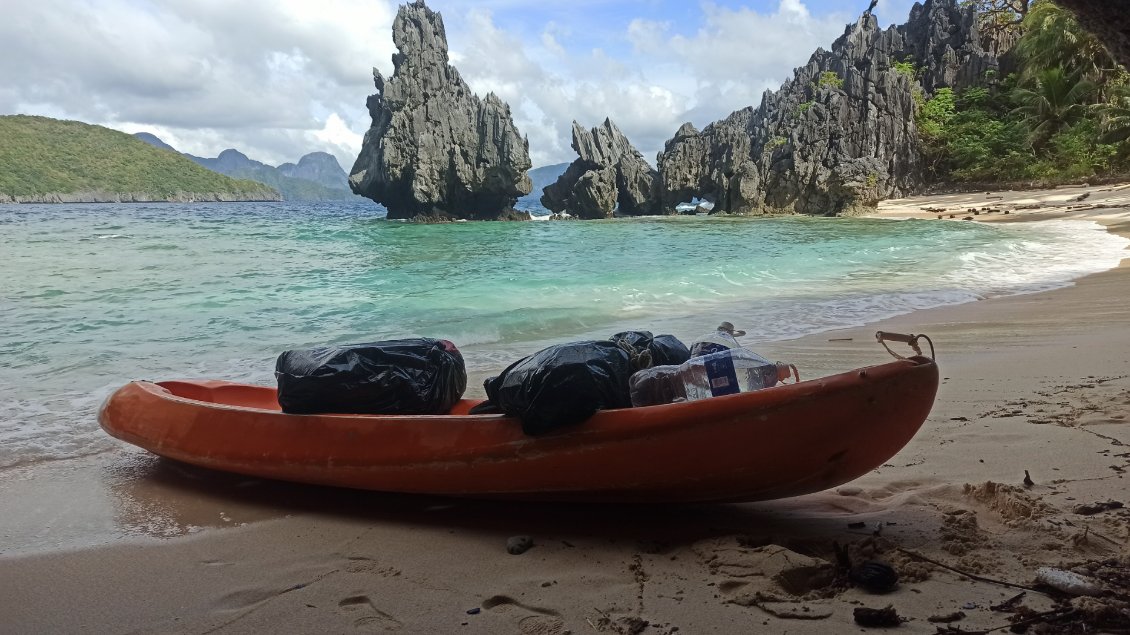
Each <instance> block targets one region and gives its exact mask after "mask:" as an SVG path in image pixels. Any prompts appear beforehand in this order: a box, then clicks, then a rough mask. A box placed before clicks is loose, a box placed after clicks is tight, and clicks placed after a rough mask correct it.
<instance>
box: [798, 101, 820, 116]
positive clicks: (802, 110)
mask: <svg viewBox="0 0 1130 635" xmlns="http://www.w3.org/2000/svg"><path fill="white" fill-rule="evenodd" d="M814 103H816V102H815V101H813V100H811V99H810V100H808V101H806V102H804V103H803V104H800V105H798V106H797V107H796V110H797V112H798V113H800V114H802V115H803V114H804V113H806V112H808V109H809V108H812V104H814Z"/></svg>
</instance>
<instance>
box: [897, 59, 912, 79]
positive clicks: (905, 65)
mask: <svg viewBox="0 0 1130 635" xmlns="http://www.w3.org/2000/svg"><path fill="white" fill-rule="evenodd" d="M894 69H895V72H896V73H898V74H900V75H905V76H906V77H909V78H910V79H914V78H915V77H917V76H918V67H917V66H915V65H914V61H913V60H912V59H910V58H907V59H905V60H903V61H901V62H898V61H896V62H895V65H894Z"/></svg>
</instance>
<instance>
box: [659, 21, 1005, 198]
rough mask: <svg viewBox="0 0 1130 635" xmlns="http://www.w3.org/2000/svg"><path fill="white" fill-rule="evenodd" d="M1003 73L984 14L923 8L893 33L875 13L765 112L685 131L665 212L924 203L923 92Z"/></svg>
mask: <svg viewBox="0 0 1130 635" xmlns="http://www.w3.org/2000/svg"><path fill="white" fill-rule="evenodd" d="M906 62H910V63H911V64H913V69H912V68H911V67H909V66H907V65H906ZM900 63H901V64H900ZM997 63H998V62H997V57H996V56H995V55H993V54H990V53H986V52H985V51H984V50H983V49H982V46H981V37H980V33H979V30H978V27H977V23H976V15H975V13H974V9H973V8H972V7H959V6H957V4H956V2H955V0H927V2H926V3H925V5H918V4H916V5H915V6H914V9H913V10H912V11H911V15H910V20H909V21H908V22H907V24H904V25H902V26H898V27H894V26H892V27H890V28H888V29H886V30H885V31H884V30H880V29H879V26H878V22H877V21H876V19H875V17H874V16H873V15H871V14H870V13H864V14H863V15H862V16H861V17H860V18H859V20H858V21H857V22H856V23H855V24H853V25H849V26H848V28H847V29H846V31H845V32H844V34H843V35H842V36H841V37H840V38H839V39H837V40H836V41H835V43H833V44H832V50H831V51H824V50H823V49H817V51H816V52H815V53H814V54H813V55H812V57H811V58H810V59H809V61H808V64H807V65H806V66H803V67H801V68H798V69H796V71H795V72H794V76H793V78H792V79H790V80H787V81H786V82H785V83H784V85H782V86H781V88H780V89H779V90H778V91H776V92H767V93H766V94H765V96H764V98H763V99H762V102H761V105H760V106H759V107H757V108H756V109H755V108H746V109H743V110H739V111H737V112H735V113H733V114H731V115H730V116H729V117H727V118H726V119H724V120H722V121H719V122H715V123H712V124H710V125H709V126H707V127H706V128H705V129H703V130H702V131H701V132H700V131H698V130H696V129H695V128H694V126H691V125H690V124H684V125H683V127H681V128H680V129H679V131H678V132H677V133H676V134H675V136H674V137H673V138H672V139H670V140H669V141H668V142H667V143H666V146H665V148H664V150H663V152H661V153H660V155H659V158H658V164H659V173H660V175H661V183H660V189H661V194H660V196H661V198H662V207H663V208H664V209H666V210H670V209H673V208H674V207H675V205H677V204H678V203H680V202H686V201H690V200H692V199H694V198H703V199H706V200H708V201H711V202H713V203H714V204H715V206H714V210H715V212H734V213H750V212H757V211H761V212H800V213H804V214H826V215H832V214H841V213H850V212H852V211H855V210H858V209H861V208H864V207H868V206H872V205H874V204H875V203H877V202H878V201H879V200H880V199H883V198H888V197H898V196H904V195H908V194H911V193H914V192H916V191H918V190H919V189H920V188H921V187H922V185H923V177H922V170H921V164H920V149H919V145H918V132H917V128H916V126H915V121H914V113H915V110H914V109H915V106H914V91H915V90H921V91H924V94H926V95H930V94H932V92H933V91H935V90H937V89H938V88H941V87H943V86H952V87H955V88H960V87H963V86H966V85H969V84H971V83H973V82H976V81H978V80H979V79H980V78H981V77H982V75H983V74H984V72H985V71H986V70H989V69H994V68H996V66H997ZM896 64H899V66H896ZM915 71H917V72H915Z"/></svg>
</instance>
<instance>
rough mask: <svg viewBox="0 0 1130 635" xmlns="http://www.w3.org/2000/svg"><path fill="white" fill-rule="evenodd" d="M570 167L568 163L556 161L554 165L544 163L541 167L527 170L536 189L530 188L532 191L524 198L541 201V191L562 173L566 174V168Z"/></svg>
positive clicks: (554, 181) (555, 180)
mask: <svg viewBox="0 0 1130 635" xmlns="http://www.w3.org/2000/svg"><path fill="white" fill-rule="evenodd" d="M568 167H569V164H568V163H555V164H553V165H543V166H541V167H540V168H534V169H532V170H530V171H529V172H527V174H529V175H530V181H532V182H533V184H534V189H532V190H530V193H529V194H527V195H525V196H523V197H522V198H524V199H533V200H535V201H539V202H540V201H541V193H542V192H541V191H542V190H544V189H545V188H546V186H547V185H552V184H553V183H556V182H557V179H558V178H559V177H560V176H561V175H562V174H565V170H566V169H568Z"/></svg>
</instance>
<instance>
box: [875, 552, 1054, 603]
mask: <svg viewBox="0 0 1130 635" xmlns="http://www.w3.org/2000/svg"><path fill="white" fill-rule="evenodd" d="M895 549H896V550H897V551H899V552H900V553H903V554H905V555H908V556H910V557H911V558H914V559H916V560H921V561H923V562H929V563H930V564H932V565H935V566H939V567H941V568H943V569H948V570H950V571H953V572H954V573H958V574H961V575H963V576H965V577H967V578H971V579H973V580H977V581H978V582H988V583H989V584H1000V585H1003V586H1010V587H1012V588H1014V589H1024V590H1025V591H1033V592H1035V593H1039V594H1041V595H1048V594H1047V593H1044V592H1043V591H1041V590H1039V589H1037V588H1034V587H1030V586H1024V585H1023V584H1015V583H1012V582H1005V581H1004V580H994V579H992V578H986V577H983V576H979V575H975V574H972V573H969V572H966V571H962V570H961V569H955V568H954V567H951V566H949V565H948V564H942V563H941V562H938V561H937V560H931V559H930V558H927V557H926V556H924V555H922V554H920V553H915V552H913V551H910V550H909V549H903V548H902V547H895ZM1048 597H1051V596H1048Z"/></svg>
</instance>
